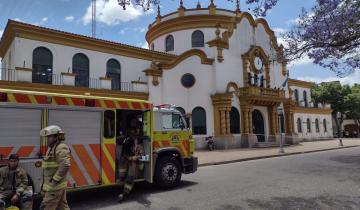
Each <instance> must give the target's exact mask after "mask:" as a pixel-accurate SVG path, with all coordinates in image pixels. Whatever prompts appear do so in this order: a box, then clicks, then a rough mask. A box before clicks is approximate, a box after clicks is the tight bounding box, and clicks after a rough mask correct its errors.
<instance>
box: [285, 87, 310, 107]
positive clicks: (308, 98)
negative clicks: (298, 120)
mask: <svg viewBox="0 0 360 210" xmlns="http://www.w3.org/2000/svg"><path fill="white" fill-rule="evenodd" d="M290 88H291V89H292V90H293V91H294V94H293V96H292V98H293V99H294V100H295V89H297V90H298V92H299V102H301V101H303V100H304V99H303V98H304V94H303V93H304V90H305V91H306V92H307V100H308V103H309V102H310V101H311V91H310V89H309V88H304V87H297V86H290Z"/></svg>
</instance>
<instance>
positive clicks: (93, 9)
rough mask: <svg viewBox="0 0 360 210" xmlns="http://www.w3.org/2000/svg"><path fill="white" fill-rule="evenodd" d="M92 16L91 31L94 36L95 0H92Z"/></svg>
mask: <svg viewBox="0 0 360 210" xmlns="http://www.w3.org/2000/svg"><path fill="white" fill-rule="evenodd" d="M91 4H92V5H91V6H92V17H91V31H92V37H94V38H95V37H96V0H92V2H91Z"/></svg>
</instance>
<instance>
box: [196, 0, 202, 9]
mask: <svg viewBox="0 0 360 210" xmlns="http://www.w3.org/2000/svg"><path fill="white" fill-rule="evenodd" d="M196 8H197V9H201V5H200V1H199V0H198V2H197V5H196Z"/></svg>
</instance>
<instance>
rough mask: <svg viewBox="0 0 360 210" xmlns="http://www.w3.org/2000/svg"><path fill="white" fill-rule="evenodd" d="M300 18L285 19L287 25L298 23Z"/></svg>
mask: <svg viewBox="0 0 360 210" xmlns="http://www.w3.org/2000/svg"><path fill="white" fill-rule="evenodd" d="M300 20H301V19H300V18H295V19H290V20H287V21H286V24H288V25H297V24H298V23H300Z"/></svg>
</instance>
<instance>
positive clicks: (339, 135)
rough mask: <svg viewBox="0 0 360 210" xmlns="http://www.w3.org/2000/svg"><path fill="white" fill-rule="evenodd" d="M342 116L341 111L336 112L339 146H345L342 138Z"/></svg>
mask: <svg viewBox="0 0 360 210" xmlns="http://www.w3.org/2000/svg"><path fill="white" fill-rule="evenodd" d="M341 118H342V114H341V112H337V113H336V120H337V125H338V137H339V146H344V145H343V143H342V139H341V125H340V120H341Z"/></svg>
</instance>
